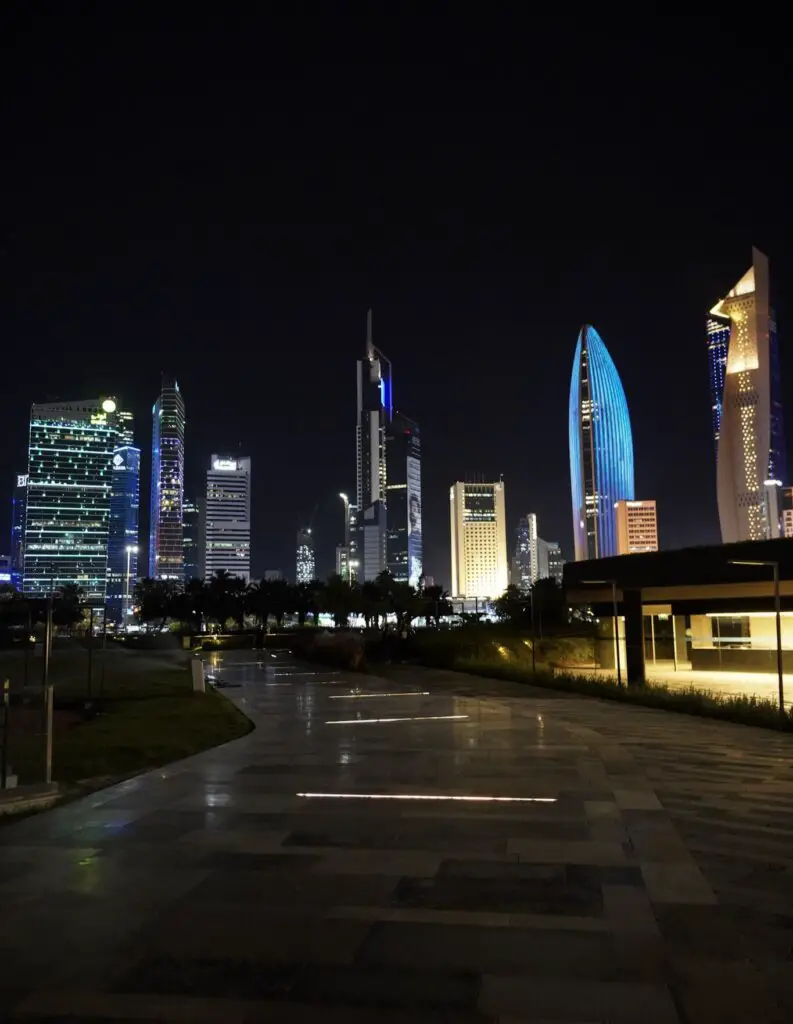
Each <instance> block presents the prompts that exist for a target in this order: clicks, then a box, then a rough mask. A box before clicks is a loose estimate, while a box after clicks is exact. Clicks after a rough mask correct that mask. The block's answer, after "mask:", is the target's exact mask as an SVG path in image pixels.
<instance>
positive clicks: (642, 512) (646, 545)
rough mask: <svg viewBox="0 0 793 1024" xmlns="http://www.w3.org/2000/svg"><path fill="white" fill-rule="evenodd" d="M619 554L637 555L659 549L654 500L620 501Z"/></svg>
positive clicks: (617, 513) (617, 511) (617, 512)
mask: <svg viewBox="0 0 793 1024" xmlns="http://www.w3.org/2000/svg"><path fill="white" fill-rule="evenodd" d="M614 516H615V519H616V522H617V554H618V555H637V554H640V553H641V552H643V551H657V550H658V518H657V514H656V507H655V502H654V501H618V502H616V504H615V505H614Z"/></svg>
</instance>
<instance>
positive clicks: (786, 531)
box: [782, 487, 793, 537]
mask: <svg viewBox="0 0 793 1024" xmlns="http://www.w3.org/2000/svg"><path fill="white" fill-rule="evenodd" d="M782 536H783V537H793V487H785V488H783V490H782Z"/></svg>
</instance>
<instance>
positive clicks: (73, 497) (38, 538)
mask: <svg viewBox="0 0 793 1024" xmlns="http://www.w3.org/2000/svg"><path fill="white" fill-rule="evenodd" d="M120 438H121V434H120V432H119V424H118V418H117V416H116V403H115V401H114V400H113V399H111V398H106V399H104V400H103V399H101V398H97V399H91V400H86V401H82V402H80V401H77V402H52V403H47V404H45V405H34V406H33V408H32V410H31V415H30V443H29V447H28V489H27V512H26V517H25V568H24V583H23V587H24V592H25V593H26V594H30V595H36V594H49V593H51V592H52V591H53V590H57V589H59V588H60V587H62V586H64V585H65V584H67V583H68V584H76V585H77V586H79V587H81V588H82V590H83V592H84V595H85V597H86V598H87V599H88V600H95V601H104V599H105V594H106V590H107V545H108V527H109V522H110V496H111V491H112V483H113V480H112V477H113V468H112V466H113V454H114V452H116V451H117V449H118V445H119V440H120Z"/></svg>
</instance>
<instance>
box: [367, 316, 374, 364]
mask: <svg viewBox="0 0 793 1024" xmlns="http://www.w3.org/2000/svg"><path fill="white" fill-rule="evenodd" d="M366 355H367V357H368V358H369V359H373V358H374V341H373V340H372V311H371V309H369V310H367V312H366Z"/></svg>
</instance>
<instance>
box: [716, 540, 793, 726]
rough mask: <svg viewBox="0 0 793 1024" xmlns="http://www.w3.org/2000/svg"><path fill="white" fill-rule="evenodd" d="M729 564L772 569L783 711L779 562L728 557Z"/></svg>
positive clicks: (778, 672) (778, 671) (783, 708)
mask: <svg viewBox="0 0 793 1024" xmlns="http://www.w3.org/2000/svg"><path fill="white" fill-rule="evenodd" d="M729 564H730V565H765V566H770V567H771V568H772V569H773V570H774V616H775V618H776V672H777V679H778V681H779V713H780V715H784V713H785V682H784V671H783V668H782V601H781V599H780V596H779V562H775V561H767V562H765V561H762V562H761V561H757V562H755V561H743V560H739V559H730V562H729Z"/></svg>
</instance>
